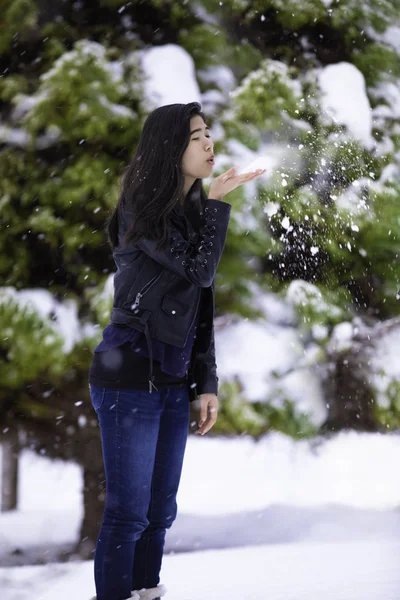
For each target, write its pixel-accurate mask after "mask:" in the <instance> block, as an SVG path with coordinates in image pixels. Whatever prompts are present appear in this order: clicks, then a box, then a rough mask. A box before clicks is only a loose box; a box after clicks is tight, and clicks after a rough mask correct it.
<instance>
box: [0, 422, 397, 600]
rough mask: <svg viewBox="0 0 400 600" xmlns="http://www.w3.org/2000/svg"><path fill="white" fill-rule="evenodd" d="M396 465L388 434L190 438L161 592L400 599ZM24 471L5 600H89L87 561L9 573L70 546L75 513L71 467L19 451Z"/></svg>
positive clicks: (8, 541) (0, 549)
mask: <svg viewBox="0 0 400 600" xmlns="http://www.w3.org/2000/svg"><path fill="white" fill-rule="evenodd" d="M399 461H400V436H398V435H396V434H391V435H379V434H366V433H363V434H357V433H354V432H343V433H341V434H338V435H336V436H334V437H332V438H330V439H328V440H314V441H312V442H308V441H298V442H295V441H293V440H291V439H290V438H288V437H286V436H283V435H281V434H279V433H271V434H269V435H267V436H265V437H264V438H262V439H261V440H260V441H259V442H254V441H253V440H252V439H250V438H248V437H246V436H244V437H241V438H235V439H221V438H211V437H207V436H206V437H204V438H201V437H197V436H190V437H189V440H188V446H187V452H186V457H185V463H184V471H183V474H182V482H181V487H180V491H179V496H178V505H179V514H178V518H177V520H176V522H175V523H174V525H173V527H172V529H171V530H170V531H169V532H168V534H167V543H166V555H165V559H164V563H163V571H162V580H163V582H164V583H165V584H166V585H167V587H168V588H169V589H170V594H168V596H169V595H171V598H174V599H175V600H197V599H199V600H200V599H201V600H203V599H204V598H210V599H211V598H215V599H218V600H225V599H226V600H236V599H238V600H239V599H240V600H251V599H253V598H254V600H260V599H264V598H266V599H267V598H268V599H271V600H280V599H285V600H289V599H291V598H293V599H295V600H303V599H304V600H314V598H319V597H320V596H321V595H322V594H323V595H324V598H325V599H326V600H331V599H332V600H333V599H334V600H347V599H348V600H358V599H359V600H378V599H379V600H380V599H382V600H383V599H385V600H398V598H400V570H399V569H398V564H399V559H400V510H399V506H400V472H399V470H398V469H396V465H397V464H399ZM20 475H21V476H20V506H19V510H18V511H16V512H14V513H9V514H3V515H0V564H2V565H4V566H3V568H1V569H0V590H1V595H0V597H1V600H52V599H53V598H54V599H56V600H67V599H68V600H69V599H70V598H71V597H74V598H75V599H76V600H81V599H82V600H85V599H86V600H88V599H89V598H90V597H91V596H92V595H93V594H94V589H93V576H92V569H93V564H92V562H90V561H89V562H85V563H82V562H78V561H76V562H69V563H65V564H61V563H51V564H48V565H44V566H23V567H18V568H16V567H10V566H6V565H12V564H18V563H19V564H21V563H22V562H23V561H25V562H27V561H34V562H36V563H40V562H46V561H47V560H48V559H49V558H51V556H52V551H53V555H55V549H57V548H58V549H62V548H64V549H71V548H72V546H73V544H74V542H75V541H76V540H77V536H78V532H79V524H80V519H81V517H82V507H81V486H82V474H81V471H80V469H79V468H78V467H77V466H75V465H71V464H67V465H64V464H63V463H61V462H58V461H54V462H51V461H49V460H48V459H46V458H42V457H36V456H34V455H33V454H31V453H29V452H25V453H24V454H23V457H22V461H21V472H20ZM16 554H17V555H16ZM168 596H167V597H168Z"/></svg>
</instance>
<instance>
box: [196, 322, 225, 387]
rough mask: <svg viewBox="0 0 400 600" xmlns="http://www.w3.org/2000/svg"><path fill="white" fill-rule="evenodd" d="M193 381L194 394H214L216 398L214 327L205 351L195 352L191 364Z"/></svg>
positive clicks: (216, 376) (216, 378) (216, 377)
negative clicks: (194, 386)
mask: <svg viewBox="0 0 400 600" xmlns="http://www.w3.org/2000/svg"><path fill="white" fill-rule="evenodd" d="M193 380H194V382H195V383H196V394H197V396H200V394H215V395H216V396H218V381H219V379H218V375H217V363H216V360H215V339H214V327H213V328H212V331H211V341H210V345H209V347H208V349H207V350H205V351H203V352H201V351H197V352H196V354H195V359H194V363H193Z"/></svg>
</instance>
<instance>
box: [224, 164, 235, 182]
mask: <svg viewBox="0 0 400 600" xmlns="http://www.w3.org/2000/svg"><path fill="white" fill-rule="evenodd" d="M236 171H237V167H232V169H229V171H226V172H225V173H222V175H221V177H222V182H223V183H225V182H226V181H228V179H229V178H230V177H233V176H234V175H235V173H236Z"/></svg>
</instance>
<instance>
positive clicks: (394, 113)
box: [0, 0, 400, 555]
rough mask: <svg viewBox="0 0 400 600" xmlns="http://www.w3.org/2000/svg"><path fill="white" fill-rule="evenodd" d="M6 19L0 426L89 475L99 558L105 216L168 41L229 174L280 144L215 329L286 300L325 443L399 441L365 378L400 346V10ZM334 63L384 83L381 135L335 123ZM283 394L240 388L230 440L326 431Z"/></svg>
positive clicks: (116, 4)
mask: <svg viewBox="0 0 400 600" xmlns="http://www.w3.org/2000/svg"><path fill="white" fill-rule="evenodd" d="M0 8H1V11H0V14H1V17H0V33H1V35H0V73H1V78H0V116H1V125H0V218H1V224H2V228H1V234H0V285H1V286H2V287H1V288H0V330H1V334H2V335H1V337H0V377H1V381H2V386H1V389H0V416H1V419H2V424H3V427H2V429H4V431H6V430H7V428H9V427H14V428H16V427H18V428H20V429H21V430H23V431H24V437H21V440H24V441H23V444H25V445H26V446H28V447H32V448H33V449H35V450H37V451H40V452H42V453H46V454H47V455H49V456H58V457H62V458H64V459H66V460H75V461H77V462H79V464H81V465H83V468H84V477H85V506H86V509H87V510H86V513H85V520H84V523H83V526H82V532H81V533H82V535H81V539H87V540H88V542H87V544H86V545H85V544H83V543H82V544H81V552H82V553H83V554H87V555H90V551H91V547H92V545H93V542H94V539H95V536H96V533H97V527H98V523H97V521H98V519H99V518H100V514H101V508H102V507H101V504H99V502H98V499H99V497H101V494H102V493H103V473H102V465H101V464H100V462H101V461H100V458H101V454H100V446H99V438H98V428H97V422H96V419H95V416H94V413H93V410H92V408H91V405H90V401H89V396H88V390H87V372H88V368H89V364H90V360H91V353H92V350H93V348H94V347H95V345H96V344H97V343H98V341H99V338H100V331H101V328H102V327H103V326H104V325H105V324H106V323H107V322H108V319H109V313H110V308H111V291H112V274H113V271H114V264H113V261H112V257H111V255H110V251H109V248H108V245H107V243H106V237H105V232H104V223H105V220H106V219H107V217H108V215H109V213H110V210H111V209H112V207H113V206H114V205H115V202H116V199H117V193H118V183H119V181H120V178H121V175H122V172H123V169H124V167H125V165H126V164H127V163H128V162H129V159H130V157H131V155H132V152H133V150H134V148H135V144H136V142H137V140H138V136H139V132H140V130H141V127H142V124H143V121H144V118H145V117H146V115H147V113H148V111H149V109H150V107H149V105H148V103H147V101H146V98H145V94H144V88H145V74H144V73H143V72H142V67H141V62H140V52H141V51H145V50H146V49H148V48H150V47H151V46H154V45H157V46H160V45H164V44H167V43H173V44H179V45H180V46H181V47H183V48H184V49H185V50H186V51H187V52H188V53H189V55H190V56H191V57H192V58H193V60H194V64H195V68H196V76H197V80H198V83H199V85H200V89H201V92H202V96H203V99H204V102H203V104H204V108H205V110H206V112H207V114H208V116H209V120H210V124H211V126H212V128H213V126H214V128H215V140H216V143H215V151H216V154H217V156H220V157H222V158H220V159H219V163H218V165H219V167H218V169H219V171H222V170H224V169H225V168H229V167H230V166H232V164H233V163H234V162H235V160H236V159H237V158H238V157H240V156H241V155H242V156H244V155H245V154H247V155H249V154H251V153H252V152H253V153H260V154H262V153H263V152H265V150H266V149H267V148H269V149H271V148H275V150H276V155H277V156H276V164H277V167H276V168H275V169H274V170H273V172H272V173H271V174H270V176H269V178H268V180H267V181H266V180H264V181H263V182H262V183H260V184H258V185H255V186H253V187H246V188H240V189H238V190H236V191H235V192H234V193H232V194H231V195H230V196H229V202H231V203H232V204H233V211H232V219H231V225H230V230H229V234H228V238H227V243H226V249H225V252H224V255H223V259H222V261H221V265H220V269H219V272H218V275H217V282H216V289H217V297H216V307H217V315H218V316H219V317H221V318H222V317H223V316H224V315H225V316H227V317H228V318H231V317H233V318H240V319H243V318H248V319H253V318H256V317H260V316H261V315H262V313H261V312H260V310H259V309H258V308H257V303H256V302H255V300H256V297H257V294H259V293H260V292H263V291H270V290H272V291H273V292H274V293H275V294H277V295H278V297H280V298H281V299H282V302H285V303H287V304H289V305H291V306H293V307H294V309H295V311H296V314H297V323H296V328H297V331H298V332H299V336H300V337H301V339H303V340H304V350H305V361H304V364H303V365H300V367H299V368H310V369H317V371H318V373H319V374H320V376H321V381H322V384H323V386H324V390H325V393H326V399H327V403H328V404H329V406H330V411H329V415H328V420H327V422H326V423H325V428H327V429H330V428H334V429H338V428H340V427H343V426H351V427H358V428H363V429H374V428H385V429H391V428H394V427H397V426H398V425H399V422H400V411H399V406H400V403H399V379H398V378H397V379H396V377H395V376H392V375H390V376H389V374H388V373H386V374H385V379H384V381H385V387H384V389H383V390H380V391H379V394H378V392H377V390H376V387H374V386H375V384H374V381H373V379H372V378H369V377H367V376H366V371H368V365H369V364H370V361H371V355H370V353H369V349H368V348H369V345H370V341H371V339H373V338H374V336H375V337H376V339H378V338H379V337H380V336H381V335H383V333H382V332H385V331H389V330H390V331H398V319H399V316H400V315H399V313H400V310H399V294H400V282H399V279H400V270H399V267H398V264H399V236H400V203H399V191H400V190H399V183H398V176H399V172H400V164H399V156H400V153H399V144H400V136H399V131H400V114H399V111H398V106H399V100H400V97H399V92H398V84H399V79H400V66H399V65H400V61H399V55H398V50H396V48H395V47H394V46H393V45H391V43H390V36H388V31H390V26H392V25H393V24H396V23H397V24H398V23H399V22H400V2H399V0H393V1H391V2H389V1H384V2H382V1H378V0H365V2H362V3H360V2H356V1H355V0H341V1H340V2H329V0H323V1H322V0H308V1H307V2H300V1H299V0H285V1H283V0H226V1H224V2H223V3H220V2H218V1H217V0H201V2H194V1H193V2H192V1H190V2H186V3H176V2H173V1H172V0H164V1H161V0H150V1H148V2H139V1H138V0H135V1H133V2H128V3H127V2H124V1H122V0H99V2H93V1H92V0H81V1H80V2H77V3H69V2H64V1H63V0H55V1H53V2H48V1H46V0H2V1H1V2H0ZM335 68H336V69H340V72H339V71H337V73H340V75H343V76H344V75H346V76H349V77H350V78H351V77H353V78H354V80H357V81H358V82H359V90H361V89H364V90H365V93H364V94H363V96H362V98H363V101H364V102H367V103H368V107H370V108H371V110H370V112H368V114H369V115H372V122H371V124H370V127H369V130H368V127H366V126H365V124H363V123H361V125H360V126H359V128H358V129H357V127H356V124H355V122H351V121H346V120H343V119H340V118H339V120H338V119H337V118H336V117H335V115H334V114H332V112H330V111H329V110H328V108H327V105H326V97H327V94H328V95H329V90H328V92H327V88H326V85H327V83H329V82H330V81H332V77H333V76H334V72H333V71H332V69H335ZM329 69H330V70H329ZM363 86H364V88H363ZM351 89H353V88H352V87H351V86H350V87H349V92H350V90H351ZM360 97H361V96H360ZM360 110H361V107H360ZM366 114H367V113H366ZM336 116H337V115H336ZM355 121H356V120H355ZM367 130H368V131H367ZM366 131H367V134H366ZM224 157H225V158H224ZM66 322H67V323H68V324H69V326H68V329H66V328H65V323H66ZM343 331H345V332H347V333H346V336H347V337H346V336H344V338H343V335H342V334H343ZM341 332H342V333H341ZM341 335H342V337H341ZM339 338H340V340H341V342H340V344H339V343H338V341H337V340H338V339H339ZM360 346H364V347H365V349H366V350H368V351H366V352H364V353H361V352H359V351H358V349H359V348H360ZM312 349H314V350H316V351H314V350H313V351H312ZM371 351H372V352H373V349H372V350H371ZM283 379H284V377H283V376H279V375H277V376H276V378H275V381H274V382H273V385H271V393H270V395H269V396H268V397H266V398H263V399H260V402H256V403H254V402H251V403H250V402H248V399H246V397H245V394H243V391H242V389H241V385H240V382H239V383H238V382H237V381H226V382H224V383H223V384H222V386H221V412H220V417H219V420H218V424H217V426H216V428H215V432H217V433H241V432H243V431H247V432H249V433H251V434H252V435H254V436H258V435H261V434H262V433H264V432H266V431H268V430H269V429H271V428H275V429H278V430H281V431H284V432H286V433H287V434H289V435H293V436H295V437H302V436H311V435H315V433H316V432H318V430H319V428H318V427H316V426H315V424H313V423H312V420H311V419H310V418H309V415H307V414H305V413H303V412H302V411H301V410H300V409H299V408H298V407H297V406H296V402H295V399H294V398H293V397H291V396H290V394H289V395H288V394H287V392H286V390H285V389H284V382H283ZM382 398H383V400H382ZM379 399H380V401H379V402H378V400H379ZM349 406H350V407H351V409H348V407H349ZM16 424H17V425H16Z"/></svg>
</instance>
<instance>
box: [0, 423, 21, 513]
mask: <svg viewBox="0 0 400 600" xmlns="http://www.w3.org/2000/svg"><path fill="white" fill-rule="evenodd" d="M1 450H2V452H1V462H2V465H1V467H2V468H1V479H2V482H1V511H2V512H6V511H8V510H15V509H16V508H17V503H18V452H19V444H18V435H17V433H16V432H15V433H13V434H9V435H7V436H5V437H4V438H3V440H2V444H1Z"/></svg>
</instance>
